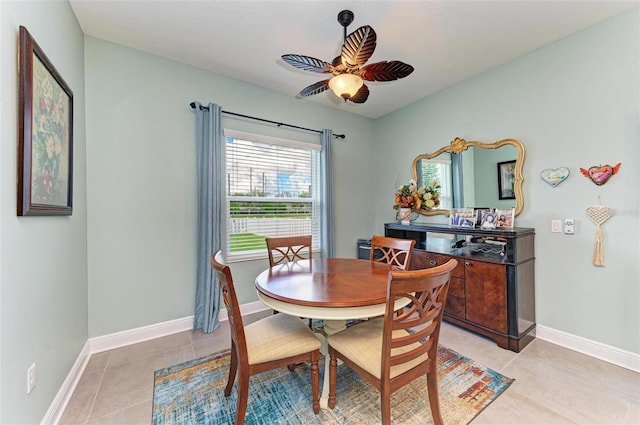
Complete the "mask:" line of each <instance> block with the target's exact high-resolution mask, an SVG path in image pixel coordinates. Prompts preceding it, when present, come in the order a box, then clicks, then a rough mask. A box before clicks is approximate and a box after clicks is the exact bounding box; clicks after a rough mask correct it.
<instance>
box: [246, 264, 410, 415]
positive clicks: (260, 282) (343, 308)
mask: <svg viewBox="0 0 640 425" xmlns="http://www.w3.org/2000/svg"><path fill="white" fill-rule="evenodd" d="M391 270H392V268H391V266H390V265H389V264H386V263H381V262H373V261H369V260H358V259H354V258H318V259H313V260H301V261H296V262H290V263H286V264H280V265H277V266H274V267H271V268H269V269H267V270H265V271H263V272H262V273H260V274H259V275H258V277H257V278H256V288H257V290H258V298H259V299H260V301H262V302H263V303H264V304H266V305H267V306H269V307H271V308H273V309H274V310H277V311H279V312H280V313H284V314H289V315H292V316H296V317H306V318H312V319H322V320H323V321H324V334H322V333H316V335H318V337H319V338H320V340H321V341H322V349H321V351H322V352H323V354H324V355H325V359H326V355H327V347H326V338H325V335H332V334H334V333H336V332H340V331H341V330H343V329H345V327H346V321H347V320H349V319H366V318H370V317H376V316H382V315H384V313H385V309H386V298H387V281H388V279H389V271H391ZM408 302H409V300H408V299H406V301H405V300H399V301H398V302H396V305H395V308H396V309H399V308H401V307H403V306H404V305H406V304H408ZM324 377H325V379H324V383H323V389H322V397H321V398H320V407H322V408H326V407H327V401H328V394H329V386H328V385H329V379H328V377H329V362H328V361H325V374H324Z"/></svg>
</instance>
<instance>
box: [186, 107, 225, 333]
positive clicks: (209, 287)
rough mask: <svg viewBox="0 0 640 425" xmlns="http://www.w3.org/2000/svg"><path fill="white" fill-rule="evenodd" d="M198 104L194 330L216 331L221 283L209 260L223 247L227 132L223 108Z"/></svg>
mask: <svg viewBox="0 0 640 425" xmlns="http://www.w3.org/2000/svg"><path fill="white" fill-rule="evenodd" d="M195 103H196V108H195V109H196V144H197V162H198V164H197V175H198V228H197V233H198V247H197V253H196V255H197V271H196V279H197V280H196V300H195V301H196V305H195V313H194V318H193V329H194V330H196V329H202V331H203V332H205V333H211V332H213V331H214V330H215V329H216V328H217V327H218V326H219V322H218V313H219V312H220V286H219V285H218V282H217V281H216V278H215V274H214V272H213V269H212V268H211V265H210V263H209V260H210V259H211V256H212V255H213V253H214V252H216V251H218V250H219V249H221V247H222V225H223V222H224V220H223V213H222V207H223V204H222V203H223V196H222V190H223V188H224V187H225V186H224V168H223V167H224V158H223V152H224V150H223V147H224V145H223V143H224V134H223V130H222V124H221V113H222V107H221V106H220V105H216V104H213V103H210V104H209V106H208V109H206V108H205V109H203V108H201V105H200V103H198V102H195Z"/></svg>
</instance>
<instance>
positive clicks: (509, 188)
mask: <svg viewBox="0 0 640 425" xmlns="http://www.w3.org/2000/svg"><path fill="white" fill-rule="evenodd" d="M515 169H516V161H515V160H514V161H504V162H498V199H516V193H515V192H514V190H513V189H514V185H515V176H516V171H515Z"/></svg>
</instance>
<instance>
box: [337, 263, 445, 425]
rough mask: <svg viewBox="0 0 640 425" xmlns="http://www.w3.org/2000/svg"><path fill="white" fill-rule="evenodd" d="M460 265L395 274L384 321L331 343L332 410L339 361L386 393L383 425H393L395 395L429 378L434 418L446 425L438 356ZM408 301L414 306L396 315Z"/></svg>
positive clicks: (389, 286)
mask: <svg viewBox="0 0 640 425" xmlns="http://www.w3.org/2000/svg"><path fill="white" fill-rule="evenodd" d="M456 264H457V261H456V260H453V259H452V260H449V261H448V262H447V263H445V264H442V265H440V266H436V267H432V268H429V269H423V270H411V271H403V270H397V271H391V272H389V280H388V282H387V308H386V311H385V315H384V317H383V318H378V319H373V320H369V321H366V322H363V323H361V324H358V325H354V326H352V327H350V328H347V329H345V330H344V331H342V332H338V333H336V334H333V335H329V336H328V337H327V343H328V345H329V356H330V363H329V379H330V381H329V382H330V385H329V407H330V408H331V409H333V408H334V407H335V405H336V382H337V361H338V360H342V361H343V362H344V363H345V364H347V365H348V366H349V367H350V368H351V369H353V370H354V371H355V372H357V373H358V374H359V375H361V376H362V377H363V378H365V379H366V380H367V381H369V382H370V383H371V384H373V385H374V386H375V387H376V388H377V389H378V391H380V408H381V413H382V423H383V424H390V423H391V401H390V400H391V394H392V393H393V392H395V391H396V390H398V389H399V388H401V387H403V386H405V385H407V384H409V383H410V382H412V381H414V380H416V379H418V378H421V377H423V376H425V375H426V384H427V385H426V386H427V393H428V396H429V404H430V406H431V415H432V416H433V421H434V423H435V424H442V417H441V415H440V403H439V400H438V366H437V358H436V353H437V350H438V339H439V337H440V325H441V323H442V316H443V313H444V305H445V302H446V299H447V290H448V288H449V285H448V283H449V279H450V276H451V272H452V270H453V269H454V268H455V266H456ZM402 300H409V301H410V302H409V303H408V304H407V305H406V306H405V307H404V308H403V309H396V308H395V307H394V306H395V305H396V304H397V303H399V302H400V303H401V302H402ZM425 401H426V400H425ZM343 403H349V400H344V401H343Z"/></svg>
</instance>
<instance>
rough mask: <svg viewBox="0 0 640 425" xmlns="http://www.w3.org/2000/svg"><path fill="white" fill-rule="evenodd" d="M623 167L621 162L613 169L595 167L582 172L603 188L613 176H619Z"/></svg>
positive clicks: (600, 166) (581, 170) (606, 166)
mask: <svg viewBox="0 0 640 425" xmlns="http://www.w3.org/2000/svg"><path fill="white" fill-rule="evenodd" d="M621 165H622V163H621V162H618V163H617V164H616V165H614V166H613V167H612V166H611V165H594V166H593V167H590V168H589V169H588V170H585V169H584V168H581V169H580V172H581V173H582V174H583V175H584V176H585V177H587V178H588V179H591V181H592V182H594V183H595V184H597V185H598V186H602V185H603V184H605V183H606V182H607V181H608V180H609V179H610V178H611V176H613V175H615V174H618V170H620V166H621Z"/></svg>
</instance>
